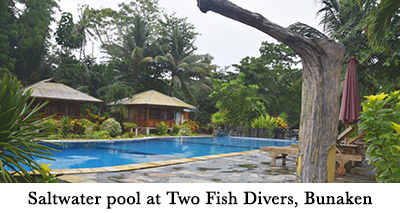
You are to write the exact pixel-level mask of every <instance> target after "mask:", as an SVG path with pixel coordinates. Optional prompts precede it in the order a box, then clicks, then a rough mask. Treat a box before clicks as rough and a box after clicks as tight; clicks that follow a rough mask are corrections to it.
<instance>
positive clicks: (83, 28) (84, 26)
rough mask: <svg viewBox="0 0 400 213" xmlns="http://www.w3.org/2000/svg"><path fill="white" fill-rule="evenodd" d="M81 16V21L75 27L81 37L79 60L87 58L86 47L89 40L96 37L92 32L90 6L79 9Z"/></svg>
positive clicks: (82, 6)
mask: <svg viewBox="0 0 400 213" xmlns="http://www.w3.org/2000/svg"><path fill="white" fill-rule="evenodd" d="M78 10H79V12H80V14H79V21H78V23H77V24H76V25H75V28H76V30H77V34H78V36H79V37H81V38H82V39H81V44H80V50H79V59H81V58H82V55H83V57H86V53H85V49H86V48H85V47H86V43H87V38H90V37H92V36H94V33H92V31H90V19H89V15H90V14H89V13H90V12H89V6H88V5H81V6H80V7H79V8H78Z"/></svg>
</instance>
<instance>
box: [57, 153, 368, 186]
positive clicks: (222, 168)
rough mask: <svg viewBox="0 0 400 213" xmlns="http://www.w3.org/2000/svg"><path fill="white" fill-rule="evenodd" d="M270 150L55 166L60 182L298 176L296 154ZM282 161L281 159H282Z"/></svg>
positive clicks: (358, 176) (353, 177)
mask: <svg viewBox="0 0 400 213" xmlns="http://www.w3.org/2000/svg"><path fill="white" fill-rule="evenodd" d="M271 161H272V158H271V156H270V154H269V153H266V152H260V151H257V150H256V151H248V152H241V153H229V154H221V155H211V156H204V157H194V158H187V159H176V160H168V161H161V162H152V163H143V164H132V165H126V166H116V167H103V168H91V169H76V170H54V171H53V173H54V174H57V175H58V176H57V178H58V179H59V180H60V181H61V182H69V183H290V182H295V179H296V163H295V159H294V157H290V156H288V159H287V162H286V166H285V167H281V165H280V164H279V163H278V164H277V166H278V167H272V166H271ZM279 162H280V161H279ZM372 169H373V168H372V167H371V166H368V165H367V164H366V162H363V163H362V164H361V166H358V167H355V168H353V169H352V170H351V171H350V172H348V173H347V174H346V175H344V176H341V177H336V178H335V182H337V183H370V182H371V183H372V182H375V181H374V179H373V176H374V173H373V171H372Z"/></svg>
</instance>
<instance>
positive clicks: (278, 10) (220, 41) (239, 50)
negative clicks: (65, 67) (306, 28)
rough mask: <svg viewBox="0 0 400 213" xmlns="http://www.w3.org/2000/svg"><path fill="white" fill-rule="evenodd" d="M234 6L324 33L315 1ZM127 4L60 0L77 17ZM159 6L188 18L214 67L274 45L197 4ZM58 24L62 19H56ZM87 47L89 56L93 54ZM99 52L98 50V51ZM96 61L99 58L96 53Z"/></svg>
mask: <svg viewBox="0 0 400 213" xmlns="http://www.w3.org/2000/svg"><path fill="white" fill-rule="evenodd" d="M231 1H232V2H233V3H235V4H237V5H239V6H241V7H243V8H246V9H248V10H251V11H253V12H257V13H260V14H262V15H263V16H264V17H266V18H268V19H269V20H270V21H272V22H275V23H277V24H280V25H281V26H284V27H287V26H288V25H290V24H293V23H296V22H302V23H305V24H308V25H310V26H312V27H315V28H318V29H320V30H321V27H320V26H318V23H319V21H318V20H317V17H316V15H315V14H316V11H318V9H319V8H320V5H319V4H317V1H316V0H231ZM121 2H126V0H60V2H59V5H60V8H61V10H62V11H63V12H70V13H72V14H73V15H74V21H76V20H77V19H78V17H77V7H78V5H79V4H87V5H89V6H91V7H93V8H97V9H100V8H108V7H110V8H113V9H118V3H121ZM159 3H160V6H161V7H163V8H164V9H165V10H166V11H167V13H169V14H171V13H173V12H176V16H177V17H181V18H183V17H188V21H189V22H190V23H192V24H194V26H195V27H196V31H197V32H199V33H200V34H201V35H200V36H199V37H198V39H197V40H196V43H195V44H196V46H197V47H198V50H197V53H198V54H205V53H209V54H210V55H212V56H213V57H214V58H215V59H214V61H213V63H214V64H216V65H218V66H221V67H224V66H228V65H231V64H237V63H239V61H240V60H241V59H242V58H244V57H246V56H258V55H259V51H258V50H259V48H260V46H261V42H262V41H265V40H268V41H270V42H272V41H274V39H272V38H271V37H269V36H268V35H266V34H264V33H262V32H260V31H258V30H256V29H254V28H251V27H249V26H246V25H244V24H241V23H238V22H236V21H234V20H231V19H228V18H226V17H223V16H221V15H219V14H216V13H214V12H208V13H206V14H204V13H202V12H201V11H200V10H199V9H198V7H197V1H196V0H159ZM56 20H57V21H59V17H56ZM90 48H91V47H88V49H87V52H88V53H89V52H90V50H89V49H90ZM95 48H98V47H95ZM95 57H100V55H99V51H95Z"/></svg>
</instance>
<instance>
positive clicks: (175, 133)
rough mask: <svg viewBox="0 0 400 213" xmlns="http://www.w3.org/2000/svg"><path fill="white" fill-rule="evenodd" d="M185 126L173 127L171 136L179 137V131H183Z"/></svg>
mask: <svg viewBox="0 0 400 213" xmlns="http://www.w3.org/2000/svg"><path fill="white" fill-rule="evenodd" d="M183 126H184V125H175V126H173V127H172V131H171V135H177V134H178V132H179V130H181V129H182V127H183Z"/></svg>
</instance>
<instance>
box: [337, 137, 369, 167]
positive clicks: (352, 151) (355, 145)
mask: <svg viewBox="0 0 400 213" xmlns="http://www.w3.org/2000/svg"><path fill="white" fill-rule="evenodd" d="M366 133H367V132H366V131H364V132H361V133H360V134H358V135H357V136H356V137H355V138H351V139H347V138H346V139H344V140H341V141H338V143H337V146H336V161H337V162H338V163H339V167H338V168H337V169H336V173H337V174H338V175H345V174H346V172H347V171H350V169H351V168H353V167H354V166H355V164H357V163H361V162H362V161H363V160H364V159H365V152H366V148H365V146H364V142H362V141H361V138H362V137H364V135H365V134H366ZM360 142H361V143H360Z"/></svg>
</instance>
